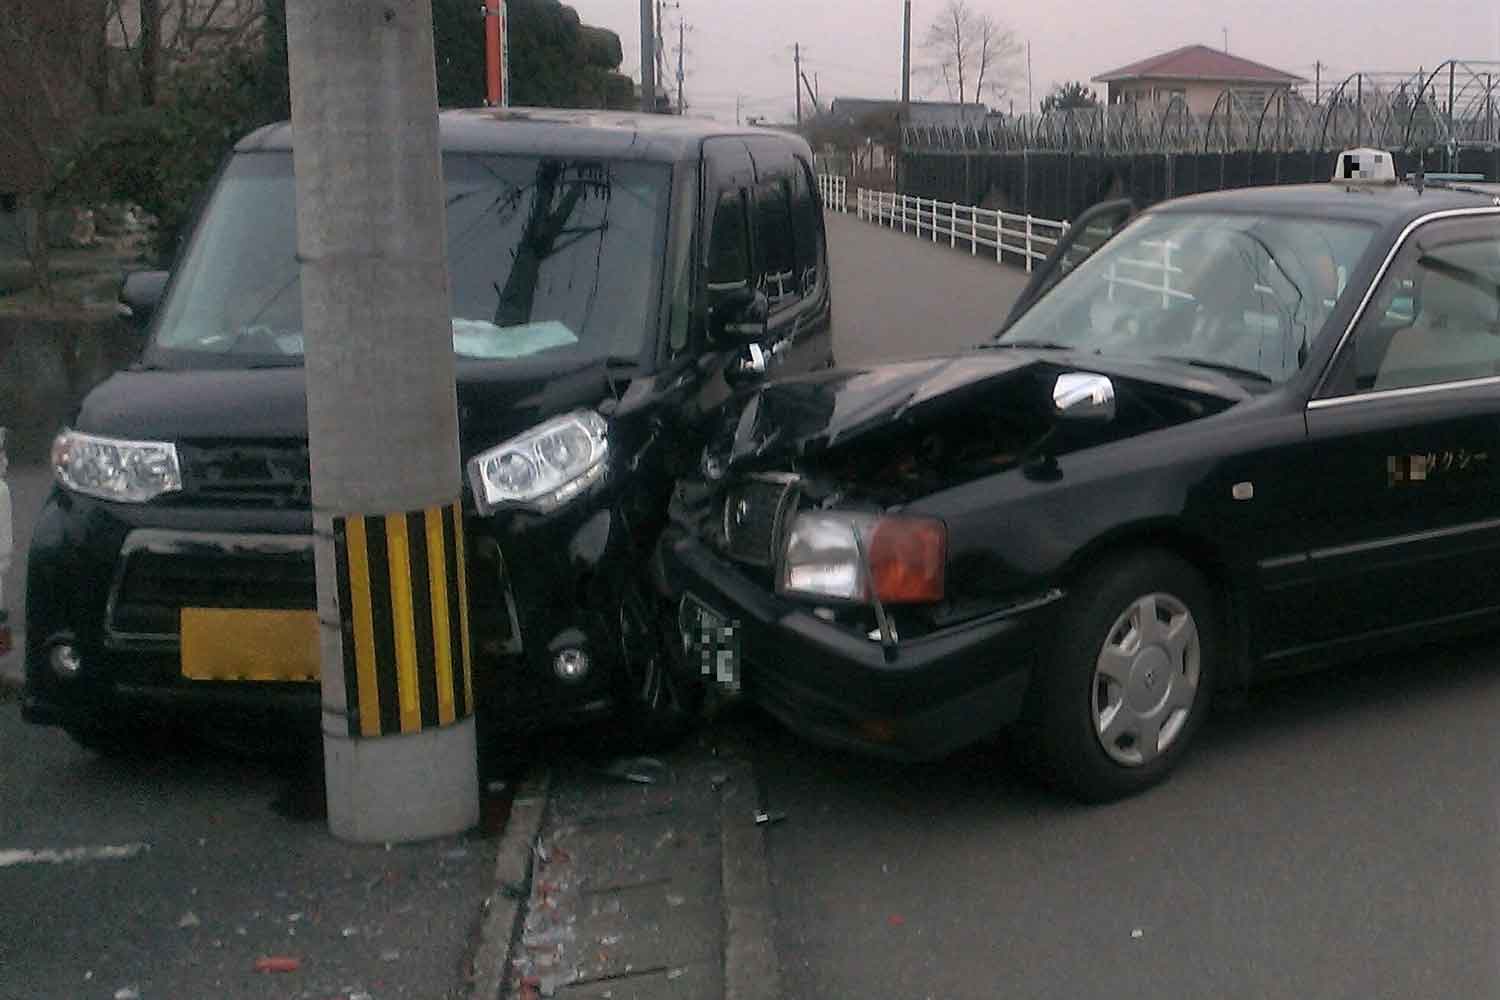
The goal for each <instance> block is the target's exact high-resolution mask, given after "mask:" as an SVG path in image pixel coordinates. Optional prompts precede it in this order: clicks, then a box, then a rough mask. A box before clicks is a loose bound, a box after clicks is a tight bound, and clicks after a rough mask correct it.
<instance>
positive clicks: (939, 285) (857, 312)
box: [828, 214, 1026, 365]
mask: <svg viewBox="0 0 1500 1000" xmlns="http://www.w3.org/2000/svg"><path fill="white" fill-rule="evenodd" d="M828 243H829V264H830V267H831V268H832V272H833V315H834V343H833V346H834V353H835V354H836V355H837V357H838V361H839V363H840V364H845V365H858V364H864V363H865V362H869V361H879V360H890V359H892V358H899V357H911V356H913V355H921V354H937V353H941V352H944V351H956V350H962V349H963V348H966V347H971V346H973V345H974V344H977V343H979V342H980V341H982V340H985V339H986V338H988V337H990V336H993V335H994V333H995V332H996V331H997V330H999V328H1000V324H1001V322H1002V321H1004V319H1005V314H1006V313H1007V312H1009V311H1010V306H1011V303H1012V302H1014V301H1015V299H1016V296H1017V295H1019V294H1020V292H1021V289H1022V288H1024V287H1025V286H1026V274H1025V272H1024V271H1020V270H1019V269H1016V268H1011V267H1001V266H999V265H998V264H996V263H995V262H994V261H992V260H985V259H983V258H978V259H976V258H975V257H972V256H971V255H970V254H969V253H968V252H967V251H959V250H952V249H950V248H948V247H947V246H940V247H934V246H932V245H931V244H930V243H924V242H922V241H919V240H917V239H916V237H914V236H904V235H902V234H901V233H900V231H895V232H892V231H891V230H888V229H882V228H879V227H877V226H874V225H871V224H870V223H868V222H861V221H860V220H859V219H858V217H856V216H855V215H853V214H849V215H841V214H830V215H829V216H828Z"/></svg>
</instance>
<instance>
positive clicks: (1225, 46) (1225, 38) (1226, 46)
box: [1223, 28, 1229, 52]
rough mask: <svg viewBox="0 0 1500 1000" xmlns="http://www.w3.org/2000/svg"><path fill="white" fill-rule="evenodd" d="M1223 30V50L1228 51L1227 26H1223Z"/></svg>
mask: <svg viewBox="0 0 1500 1000" xmlns="http://www.w3.org/2000/svg"><path fill="white" fill-rule="evenodd" d="M1223 31H1224V51H1225V52H1228V51H1229V29H1228V28H1224V29H1223Z"/></svg>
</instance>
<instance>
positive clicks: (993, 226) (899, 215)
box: [855, 188, 1068, 272]
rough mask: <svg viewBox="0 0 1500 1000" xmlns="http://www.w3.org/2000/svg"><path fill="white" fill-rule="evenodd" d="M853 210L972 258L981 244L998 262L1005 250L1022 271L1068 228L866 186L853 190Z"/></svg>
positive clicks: (1063, 224)
mask: <svg viewBox="0 0 1500 1000" xmlns="http://www.w3.org/2000/svg"><path fill="white" fill-rule="evenodd" d="M855 209H856V211H857V212H858V214H859V217H860V218H861V219H863V220H865V221H867V222H873V223H875V224H876V225H883V226H886V227H887V228H889V229H897V228H899V229H900V230H901V231H902V232H903V233H912V234H914V235H916V236H917V237H918V238H921V239H930V240H932V242H934V243H938V244H941V243H944V242H946V243H947V244H948V246H950V247H952V248H954V249H957V248H959V247H968V248H969V253H970V254H971V255H972V256H975V257H977V256H979V250H980V248H981V247H983V248H984V250H985V255H986V256H988V255H989V252H990V251H994V254H995V260H997V261H1000V262H1002V263H1003V262H1004V261H1005V260H1006V255H1007V254H1009V255H1011V257H1012V258H1014V259H1016V260H1017V261H1019V262H1022V263H1024V264H1025V266H1026V270H1027V271H1028V272H1029V271H1031V269H1032V267H1033V265H1034V264H1035V263H1036V262H1037V261H1042V260H1046V259H1047V255H1048V254H1050V253H1051V252H1052V249H1053V247H1055V246H1057V243H1058V240H1060V239H1061V238H1062V234H1063V233H1064V232H1065V231H1066V230H1067V228H1068V223H1067V222H1057V221H1054V220H1052V219H1040V218H1037V217H1036V216H1032V215H1018V214H1015V213H1012V212H1001V211H994V210H991V209H987V208H979V207H977V206H974V205H960V204H957V203H955V202H951V201H938V200H937V199H935V198H917V197H912V196H911V195H904V194H895V193H894V192H891V191H871V190H869V189H868V188H860V189H859V190H858V192H856V195H855Z"/></svg>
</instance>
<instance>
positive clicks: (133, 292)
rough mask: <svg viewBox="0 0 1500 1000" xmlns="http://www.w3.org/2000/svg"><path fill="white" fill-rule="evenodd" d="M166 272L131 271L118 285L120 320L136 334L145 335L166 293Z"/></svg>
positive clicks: (167, 275) (167, 274)
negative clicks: (163, 294)
mask: <svg viewBox="0 0 1500 1000" xmlns="http://www.w3.org/2000/svg"><path fill="white" fill-rule="evenodd" d="M169 276H170V275H169V273H168V272H166V271H131V272H130V273H129V274H127V275H125V280H124V282H122V283H121V285H120V307H119V314H120V318H121V319H123V320H124V321H125V323H126V325H127V326H129V327H130V328H131V329H132V330H135V331H136V332H137V333H145V332H146V327H147V326H148V325H149V324H150V322H151V317H152V316H153V315H155V314H156V307H157V306H158V305H160V304H161V297H162V293H163V292H164V291H166V287H167V278H168V277H169Z"/></svg>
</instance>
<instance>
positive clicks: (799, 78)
mask: <svg viewBox="0 0 1500 1000" xmlns="http://www.w3.org/2000/svg"><path fill="white" fill-rule="evenodd" d="M781 51H783V52H785V51H786V49H782V50H781ZM792 58H793V60H794V61H795V62H796V64H797V65H796V70H797V80H796V84H795V88H796V91H797V127H798V128H801V127H802V43H801V42H798V43H796V47H795V51H794V55H793V57H792Z"/></svg>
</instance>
